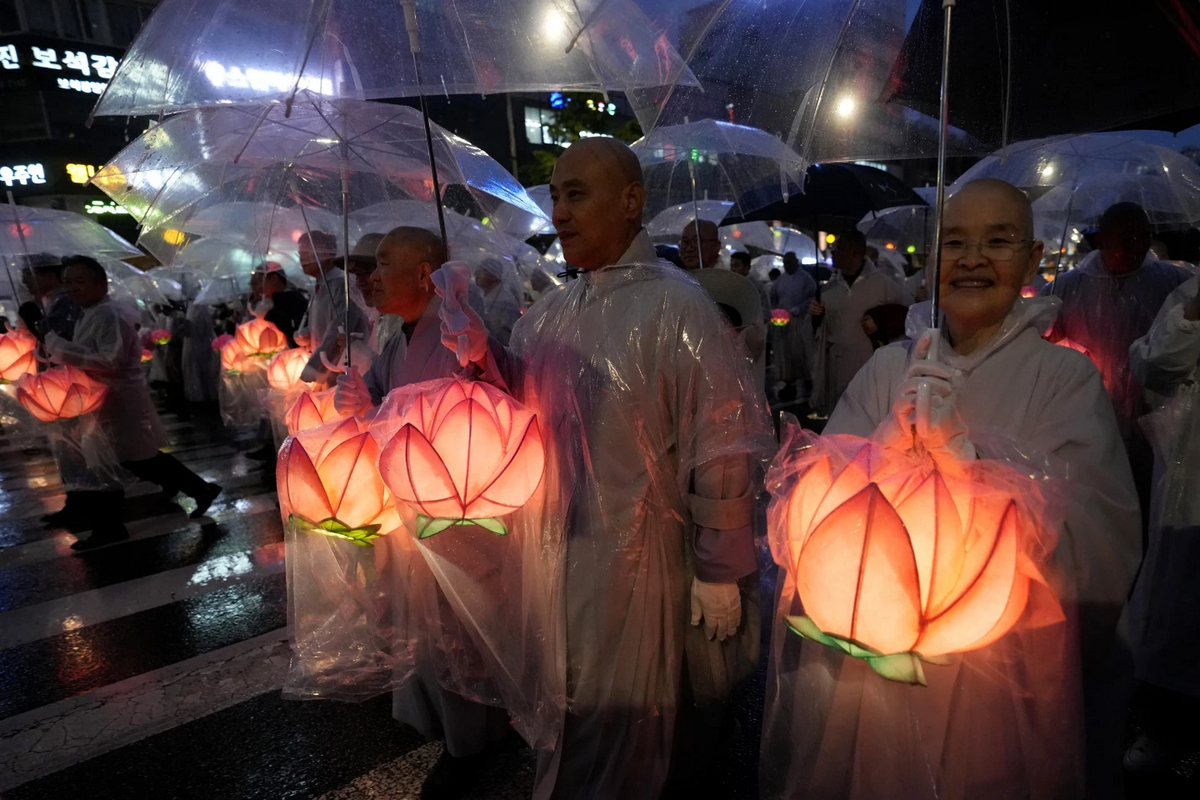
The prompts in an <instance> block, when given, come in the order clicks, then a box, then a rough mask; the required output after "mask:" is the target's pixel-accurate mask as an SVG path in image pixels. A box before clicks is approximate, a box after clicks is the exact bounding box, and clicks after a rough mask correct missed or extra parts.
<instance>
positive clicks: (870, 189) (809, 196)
mask: <svg viewBox="0 0 1200 800" xmlns="http://www.w3.org/2000/svg"><path fill="white" fill-rule="evenodd" d="M764 191H766V189H764ZM775 191H776V193H778V191H779V187H778V186H776V187H775ZM741 205H742V203H741V202H740V201H739V206H741ZM755 205H757V204H756V203H754V202H753V201H752V199H749V200H747V201H746V205H745V207H749V208H753V207H755ZM923 205H926V203H925V201H924V200H922V199H921V196H920V195H918V194H917V193H916V192H914V191H913V190H912V189H910V188H909V187H908V186H906V185H905V184H904V182H903V181H901V180H900V179H899V178H897V177H896V176H894V175H892V174H891V173H889V172H885V171H884V170H881V169H876V168H875V167H868V166H864V165H862V164H842V163H835V164H814V165H813V166H811V167H809V168H808V174H807V176H806V178H805V182H804V193H803V194H794V195H792V196H791V197H790V198H789V199H788V200H787V201H786V202H784V201H779V202H775V203H771V204H770V205H766V206H763V207H761V208H759V209H758V210H757V211H754V212H752V213H750V214H746V215H745V216H736V215H733V214H731V215H728V216H726V217H725V219H724V220H723V221H722V222H721V224H722V225H733V224H735V223H738V222H750V221H753V220H782V221H784V222H792V223H796V224H799V225H804V226H811V225H813V223H814V221H816V220H818V219H822V218H826V217H850V218H853V219H854V221H855V222H857V221H858V220H860V219H862V218H863V217H864V216H865V215H866V214H869V213H870V212H872V211H882V210H883V209H885V208H893V207H895V206H923ZM739 206H734V208H737V207H739Z"/></svg>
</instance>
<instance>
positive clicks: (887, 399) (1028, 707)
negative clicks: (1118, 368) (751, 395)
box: [760, 180, 1139, 800]
mask: <svg viewBox="0 0 1200 800" xmlns="http://www.w3.org/2000/svg"><path fill="white" fill-rule="evenodd" d="M944 227H945V240H944V249H943V266H942V269H943V273H942V278H941V286H942V311H943V313H944V320H945V325H944V329H943V330H942V331H941V335H942V337H943V341H942V342H941V355H940V358H938V359H937V360H928V359H925V358H924V356H925V355H926V354H927V353H928V351H929V350H930V345H931V338H930V336H931V335H930V333H929V332H928V331H927V326H928V316H929V306H928V304H927V303H925V304H921V305H918V306H915V307H913V309H912V310H911V311H910V315H909V323H910V324H909V327H910V335H912V336H913V337H914V338H917V339H918V341H917V342H916V343H914V342H912V341H905V342H898V343H895V344H892V345H888V346H886V347H883V348H881V349H880V350H878V351H877V352H876V354H875V355H874V357H873V358H871V360H870V361H869V362H868V363H867V365H866V366H865V367H864V368H863V369H862V370H861V371H860V372H859V373H858V374H857V376H855V377H854V379H853V380H852V381H851V382H850V386H849V388H848V389H847V390H846V392H845V394H844V395H843V396H842V398H841V400H840V401H839V402H838V405H837V407H836V409H835V410H834V412H833V415H832V416H831V417H830V419H829V423H828V425H827V426H826V427H825V430H824V433H825V434H826V435H829V434H853V435H856V436H860V437H872V436H873V435H874V436H879V437H887V436H895V435H898V434H902V432H903V431H906V430H909V425H910V423H909V420H910V419H911V418H912V416H913V409H914V407H915V405H916V393H917V386H918V385H919V383H920V382H921V381H927V382H929V383H930V385H931V386H932V389H933V402H932V409H933V410H932V413H931V432H930V434H929V435H928V436H927V437H926V439H925V445H926V446H927V447H929V448H930V449H931V450H933V451H934V452H935V453H946V454H951V455H952V457H954V458H957V459H973V458H975V457H976V456H978V457H980V458H989V459H999V460H1006V461H1010V462H1015V463H1018V464H1021V465H1023V466H1028V467H1029V471H1030V473H1038V474H1049V475H1050V476H1052V478H1051V481H1052V483H1053V484H1054V485H1055V486H1056V487H1057V490H1056V491H1057V492H1058V494H1059V495H1060V496H1059V497H1058V500H1059V501H1060V503H1061V514H1062V520H1063V521H1062V524H1061V526H1060V529H1059V530H1058V543H1057V546H1056V549H1055V550H1054V552H1053V554H1052V556H1051V557H1050V562H1049V564H1048V565H1047V568H1048V572H1049V573H1050V575H1048V576H1047V577H1050V576H1054V577H1050V585H1051V587H1052V588H1053V590H1054V591H1055V593H1056V594H1057V597H1058V600H1059V602H1060V603H1061V605H1062V607H1063V610H1064V611H1065V614H1066V620H1065V621H1062V622H1058V623H1057V624H1052V625H1047V626H1044V627H1032V626H1030V625H1026V626H1022V625H1021V624H1020V621H1018V625H1017V626H1015V627H1014V628H1013V629H1012V630H1011V631H1010V632H1009V633H1008V634H1007V635H1005V636H1003V637H1001V638H1000V639H999V640H997V641H995V642H994V643H992V644H990V645H987V646H985V647H983V648H980V649H976V650H971V651H969V652H966V653H961V654H957V655H951V656H950V657H949V659H948V663H945V664H927V665H926V666H925V676H926V679H927V681H928V685H927V686H924V687H920V686H917V687H914V686H908V685H906V684H901V683H896V682H893V681H888V680H886V679H884V678H882V677H880V676H879V675H876V674H875V673H873V672H872V671H871V670H870V669H869V668H867V667H866V666H865V664H864V662H862V661H860V660H858V659H853V658H850V657H848V656H843V655H841V653H840V652H838V651H836V650H834V649H832V648H830V647H826V646H824V645H821V644H818V643H816V642H811V641H807V640H803V639H801V638H800V637H799V636H796V635H795V634H793V633H791V632H789V631H788V629H787V626H786V624H784V622H783V617H784V616H785V615H790V614H799V613H802V609H801V608H800V602H799V596H798V594H797V592H796V589H795V585H794V581H793V580H792V579H791V576H790V575H788V574H787V573H786V572H783V573H781V575H780V578H779V580H781V581H783V582H784V585H783V588H782V590H781V594H780V602H779V607H778V608H777V609H776V617H775V626H774V629H773V635H772V653H771V667H770V672H769V675H768V685H767V709H766V719H765V723H764V733H763V745H762V757H761V760H760V786H761V788H762V792H763V796H764V797H767V798H789V799H790V798H807V797H820V798H823V799H825V798H828V799H830V800H833V799H835V798H863V800H866V799H867V798H879V797H894V798H901V797H903V798H906V800H908V799H911V800H921V799H922V798H928V799H929V800H933V798H937V800H945V799H955V798H957V799H959V800H980V799H981V798H997V799H999V798H1011V797H1024V798H1069V797H1083V796H1084V793H1085V791H1086V792H1087V796H1089V797H1103V796H1107V795H1108V794H1109V793H1110V792H1114V791H1117V790H1119V786H1120V758H1119V753H1120V745H1121V737H1122V735H1123V731H1124V710H1125V708H1126V701H1127V696H1126V695H1124V694H1123V692H1124V691H1126V690H1127V688H1128V683H1127V681H1122V680H1121V678H1122V676H1121V675H1120V672H1119V670H1116V669H1115V668H1114V667H1113V666H1112V665H1113V664H1114V662H1115V661H1119V659H1118V658H1115V657H1114V651H1118V653H1119V650H1120V648H1119V646H1118V645H1117V644H1116V643H1117V642H1119V641H1120V636H1119V635H1117V631H1118V618H1119V616H1120V614H1121V611H1122V608H1123V606H1124V603H1125V597H1126V594H1127V592H1128V589H1129V586H1130V584H1131V582H1132V580H1133V576H1134V573H1135V571H1136V569H1137V564H1138V556H1139V547H1138V516H1137V514H1138V506H1137V498H1136V495H1135V493H1134V489H1133V482H1132V476H1131V474H1130V471H1129V466H1128V462H1127V460H1126V458H1125V453H1124V450H1123V447H1122V444H1121V439H1120V435H1119V432H1118V429H1117V424H1116V420H1115V418H1114V416H1113V412H1112V408H1111V405H1110V404H1109V402H1108V398H1107V396H1106V394H1105V392H1104V387H1103V384H1102V382H1101V380H1100V375H1099V373H1098V372H1097V371H1096V369H1095V367H1094V366H1093V365H1092V364H1091V363H1090V362H1089V361H1088V360H1087V359H1086V358H1084V357H1083V356H1082V355H1081V354H1079V353H1077V352H1075V351H1073V350H1071V349H1069V348H1065V347H1058V346H1055V345H1052V344H1050V343H1048V342H1046V341H1045V340H1043V339H1042V337H1041V334H1042V332H1043V331H1044V330H1045V329H1046V326H1047V325H1048V324H1049V323H1050V321H1051V319H1052V318H1053V314H1054V311H1055V309H1056V306H1057V303H1056V302H1055V301H1053V300H1047V299H1032V300H1022V299H1021V298H1020V289H1021V287H1022V286H1023V285H1024V284H1025V282H1026V280H1027V278H1028V275H1029V273H1031V272H1032V271H1033V270H1035V269H1036V268H1037V264H1038V262H1039V259H1040V257H1041V250H1042V246H1041V243H1040V242H1034V241H1032V240H1031V234H1032V227H1033V226H1032V213H1031V211H1030V207H1029V203H1028V201H1027V200H1026V198H1025V197H1024V195H1023V194H1022V193H1020V192H1019V191H1018V190H1016V189H1015V188H1014V187H1012V186H1010V185H1009V184H1006V183H1002V182H1000V181H991V180H984V181H975V182H972V183H970V184H968V185H967V186H965V187H964V188H963V189H962V190H961V191H959V192H958V193H957V194H956V195H955V196H954V197H953V198H952V199H951V200H950V201H948V203H947V205H946V214H945V226H944ZM914 351H915V352H914ZM935 457H936V456H935ZM1023 471H1024V470H1023ZM1057 518H1058V517H1055V519H1057ZM1026 613H1028V609H1026ZM1081 699H1082V702H1083V705H1082V708H1081ZM1085 730H1086V746H1085V735H1084V731H1085ZM1085 764H1086V773H1087V777H1086V783H1085V777H1084V776H1085Z"/></svg>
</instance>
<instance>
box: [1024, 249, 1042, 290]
mask: <svg viewBox="0 0 1200 800" xmlns="http://www.w3.org/2000/svg"><path fill="white" fill-rule="evenodd" d="M1045 252H1046V245H1044V244H1042V243H1041V242H1034V243H1033V244H1032V245H1030V246H1029V263H1028V264H1027V265H1026V266H1025V282H1024V283H1022V284H1021V285H1022V286H1027V285H1028V284H1029V282H1030V281H1032V280H1033V277H1034V276H1035V275H1037V271H1038V267H1040V266H1041V265H1042V256H1043V255H1045Z"/></svg>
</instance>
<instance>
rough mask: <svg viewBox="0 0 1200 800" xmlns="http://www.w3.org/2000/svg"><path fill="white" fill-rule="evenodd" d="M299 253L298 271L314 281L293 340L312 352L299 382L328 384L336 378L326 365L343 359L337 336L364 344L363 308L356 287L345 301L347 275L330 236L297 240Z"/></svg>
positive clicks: (366, 328) (366, 330)
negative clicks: (314, 286)
mask: <svg viewBox="0 0 1200 800" xmlns="http://www.w3.org/2000/svg"><path fill="white" fill-rule="evenodd" d="M299 249H300V267H301V269H303V270H304V274H305V275H308V276H309V277H311V278H314V279H316V281H317V285H316V288H314V289H313V294H312V299H310V300H309V303H308V314H307V315H306V316H305V318H304V321H303V322H302V323H301V324H300V328H299V330H297V331H296V336H295V339H296V343H297V344H299V345H300V346H301V347H308V348H309V350H310V352H312V357H311V358H310V359H309V361H308V364H307V366H305V368H304V373H303V375H302V376H301V379H302V380H305V381H320V382H322V383H325V384H329V383H332V382H333V381H334V380H335V376H334V373H333V371H332V370H330V369H329V368H328V367H327V366H326V362H328V363H329V364H337V363H338V362H339V361H340V360H341V359H342V358H343V357H344V348H343V347H342V346H341V345H339V344H338V336H339V334H342V333H344V334H348V335H349V336H351V337H352V338H356V339H360V340H362V341H363V342H365V341H366V340H367V338H368V337H369V336H370V334H371V331H370V329H369V326H368V324H367V313H366V309H365V304H364V302H363V299H362V297H361V295H359V292H358V288H357V287H356V286H353V285H351V286H350V289H349V301H347V289H346V285H347V278H346V273H345V272H344V271H343V270H342V269H341V268H340V266H338V265H340V263H341V260H340V259H337V258H336V254H337V240H336V239H335V238H334V237H333V235H332V234H328V233H324V232H322V231H312V232H311V233H307V234H305V235H304V236H301V237H300V241H299ZM347 302H349V305H347ZM347 323H348V324H347ZM342 329H345V330H342ZM322 355H324V356H325V360H324V361H323V360H322V359H321V356H322Z"/></svg>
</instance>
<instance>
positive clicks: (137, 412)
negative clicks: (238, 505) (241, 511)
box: [46, 256, 221, 549]
mask: <svg viewBox="0 0 1200 800" xmlns="http://www.w3.org/2000/svg"><path fill="white" fill-rule="evenodd" d="M63 279H64V283H65V284H66V286H67V291H68V292H69V293H70V295H71V299H72V300H74V301H75V303H76V304H77V305H78V306H79V307H80V308H82V309H83V314H82V315H81V316H80V318H79V322H78V323H77V324H76V325H75V333H74V336H73V337H72V339H71V341H67V340H66V339H64V338H62V337H61V336H59V335H58V334H56V333H50V334H48V335H47V336H46V350H47V351H48V353H49V355H50V359H51V360H52V361H54V362H55V363H58V364H66V365H68V366H72V367H78V368H80V369H82V370H83V371H84V372H86V373H87V374H88V376H89V377H91V378H93V379H95V380H97V381H99V382H100V383H102V384H104V386H105V387H107V389H108V393H107V395H106V396H105V399H104V403H103V405H101V407H100V408H99V409H98V410H97V412H96V413H97V414H98V415H99V421H100V426H101V428H102V429H103V431H104V433H105V434H106V435H107V437H108V438H109V440H110V441H111V444H112V447H113V450H114V451H115V453H116V457H117V460H118V461H119V462H120V463H121V466H123V467H125V469H127V470H129V471H130V472H132V473H133V474H134V475H136V476H137V477H138V478H139V479H141V480H144V481H149V482H151V483H156V484H158V485H159V486H161V487H162V490H163V496H164V497H165V498H166V499H168V500H170V499H171V498H173V497H174V496H175V495H176V494H179V493H180V492H182V493H184V494H186V495H188V496H190V497H192V498H193V499H195V501H196V509H195V510H194V511H193V512H192V517H193V518H200V517H202V516H204V512H205V511H207V510H208V507H209V506H210V505H211V504H212V502H213V500H215V499H216V497H217V495H218V494H220V492H221V487H220V486H217V485H216V484H214V483H207V482H206V481H205V480H204V479H203V478H201V477H200V476H198V475H196V473H194V472H192V471H191V470H190V469H188V468H187V467H185V466H184V465H183V464H181V463H180V462H179V461H178V460H176V459H175V457H174V456H171V455H169V454H167V453H163V452H161V451H160V450H159V448H160V447H162V446H163V445H164V444H165V443H166V438H165V436H164V434H163V429H162V425H161V424H160V423H159V420H158V411H157V410H156V409H155V408H154V401H153V400H152V399H151V397H150V389H149V388H148V387H147V386H146V377H145V374H144V373H143V371H142V364H141V361H142V345H141V340H140V338H139V337H138V335H137V331H136V330H134V327H133V323H132V322H131V321H130V320H129V319H128V318H127V316H126V315H125V314H124V313H123V311H122V310H121V309H120V308H119V307H118V305H117V304H116V303H114V302H113V301H112V300H111V299H110V298H109V297H108V275H107V274H106V273H105V271H104V267H102V266H100V264H99V263H97V262H96V261H95V260H94V259H91V258H88V257H86V256H72V257H70V258H67V259H65V260H64V261H63ZM114 491H115V492H116V493H117V496H116V498H114V501H113V503H112V504H111V505H106V508H105V509H103V510H102V511H101V512H100V513H102V514H112V513H114V512H115V513H119V511H120V497H121V490H120V489H116V490H114ZM128 536H129V534H128V533H127V532H126V531H125V530H124V528H123V527H121V528H109V529H106V530H105V532H104V534H103V535H101V533H100V531H97V532H96V533H94V534H93V535H92V536H91V537H89V538H88V539H85V540H82V541H80V542H77V543H76V545H74V546H75V547H76V549H85V548H87V547H96V546H99V545H101V544H107V543H108V542H111V541H118V540H120V539H125V538H128Z"/></svg>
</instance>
